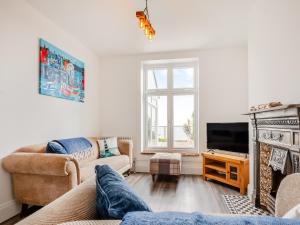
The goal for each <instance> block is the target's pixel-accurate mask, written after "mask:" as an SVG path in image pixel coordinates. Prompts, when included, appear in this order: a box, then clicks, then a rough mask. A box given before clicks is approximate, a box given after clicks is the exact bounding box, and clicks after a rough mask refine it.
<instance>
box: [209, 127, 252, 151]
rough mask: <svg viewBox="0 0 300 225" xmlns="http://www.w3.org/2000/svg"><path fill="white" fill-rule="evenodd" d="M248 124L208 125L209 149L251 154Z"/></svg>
mask: <svg viewBox="0 0 300 225" xmlns="http://www.w3.org/2000/svg"><path fill="white" fill-rule="evenodd" d="M248 143H249V131H248V123H207V148H208V149H219V150H226V151H232V152H239V153H249V144H248Z"/></svg>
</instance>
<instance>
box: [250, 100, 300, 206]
mask: <svg viewBox="0 0 300 225" xmlns="http://www.w3.org/2000/svg"><path fill="white" fill-rule="evenodd" d="M246 115H249V116H250V119H251V124H252V129H253V132H252V134H253V135H252V144H253V152H254V171H253V172H254V179H255V181H254V192H255V193H254V196H253V197H254V200H255V205H256V206H257V207H261V199H260V198H261V186H262V185H261V182H265V180H263V179H262V180H261V174H262V173H264V176H265V177H266V176H267V177H269V176H271V175H270V171H271V170H272V171H275V172H276V171H277V172H276V173H278V172H280V174H282V176H284V175H287V174H290V173H296V172H300V166H299V165H300V161H299V158H300V157H299V156H300V125H299V120H300V104H297V105H284V106H279V107H274V108H270V109H264V110H258V111H253V112H250V113H247V114H246ZM268 149H269V150H268ZM261 151H264V152H262V153H261ZM262 157H267V160H268V163H267V164H266V162H265V161H266V159H263V158H262ZM262 162H264V165H261V163H262ZM262 171H263V172H262ZM270 179H272V178H270ZM263 185H264V184H263ZM263 191H265V190H263ZM273 200H274V199H273Z"/></svg>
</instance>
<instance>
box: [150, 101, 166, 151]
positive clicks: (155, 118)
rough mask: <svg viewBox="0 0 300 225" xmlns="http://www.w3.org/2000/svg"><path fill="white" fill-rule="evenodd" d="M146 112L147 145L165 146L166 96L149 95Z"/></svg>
mask: <svg viewBox="0 0 300 225" xmlns="http://www.w3.org/2000/svg"><path fill="white" fill-rule="evenodd" d="M147 114H148V115H147V121H146V122H147V140H148V147H167V143H168V139H167V134H168V129H167V126H168V122H167V121H168V117H167V96H149V97H148V98H147Z"/></svg>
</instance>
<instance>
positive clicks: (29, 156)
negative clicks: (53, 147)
mask: <svg viewBox="0 0 300 225" xmlns="http://www.w3.org/2000/svg"><path fill="white" fill-rule="evenodd" d="M88 139H89V141H90V142H91V144H92V149H91V151H89V154H87V155H84V157H81V158H80V159H78V158H76V157H74V156H72V155H62V154H51V153H45V150H46V145H47V144H46V143H45V144H41V145H31V146H27V147H23V148H20V149H18V150H16V151H15V152H14V153H12V154H11V155H9V156H7V157H6V158H4V159H3V167H4V168H5V169H6V170H7V171H8V172H9V173H11V175H12V180H13V188H14V195H15V198H16V200H17V201H18V202H20V203H22V204H23V209H24V208H26V206H27V205H40V206H44V205H46V204H48V203H50V202H52V201H53V200H55V199H56V198H58V197H59V196H61V195H63V194H64V193H66V192H68V191H69V190H71V189H72V188H74V187H76V186H77V185H78V184H80V183H82V182H84V181H86V180H87V179H89V178H91V177H92V176H94V175H95V171H94V170H95V166H96V165H103V164H108V165H110V166H111V167H112V168H114V169H115V170H117V171H118V172H119V173H124V172H126V171H128V170H129V169H130V168H131V165H132V147H133V144H132V140H131V139H130V138H118V147H119V150H120V153H121V155H120V156H112V157H108V158H99V155H100V154H99V146H98V143H97V140H98V139H99V138H95V137H92V138H88Z"/></svg>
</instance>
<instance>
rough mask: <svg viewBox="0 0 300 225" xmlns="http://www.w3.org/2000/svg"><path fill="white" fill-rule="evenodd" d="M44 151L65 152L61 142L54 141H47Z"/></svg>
mask: <svg viewBox="0 0 300 225" xmlns="http://www.w3.org/2000/svg"><path fill="white" fill-rule="evenodd" d="M46 152H47V153H56V154H67V152H66V150H65V148H64V147H63V146H62V145H61V144H59V143H57V142H55V141H50V142H48V144H47V147H46Z"/></svg>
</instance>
